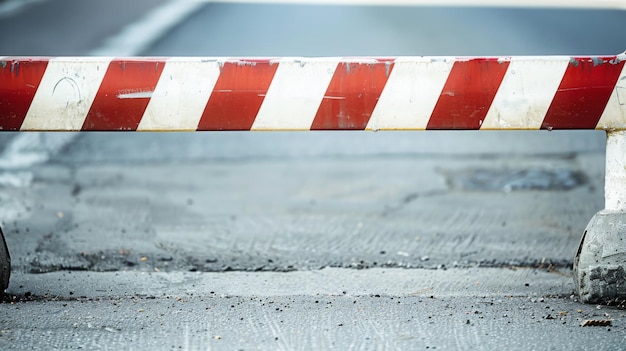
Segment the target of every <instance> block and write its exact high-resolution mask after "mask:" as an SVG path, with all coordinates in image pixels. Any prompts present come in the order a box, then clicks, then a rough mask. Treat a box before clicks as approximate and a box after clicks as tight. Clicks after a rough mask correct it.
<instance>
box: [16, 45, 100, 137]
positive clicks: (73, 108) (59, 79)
mask: <svg viewBox="0 0 626 351" xmlns="http://www.w3.org/2000/svg"><path fill="white" fill-rule="evenodd" d="M110 61H111V59H110V58H103V57H97V58H96V57H94V58H92V57H80V58H78V57H75V58H71V57H69V58H67V57H66V58H56V59H51V60H50V61H49V62H48V66H47V68H46V71H45V72H44V75H43V77H42V79H41V83H40V84H39V88H38V89H37V92H36V93H35V96H34V97H33V101H32V103H31V105H30V108H29V109H28V113H27V114H26V117H25V118H24V122H23V123H22V127H21V130H59V131H61V130H80V129H81V127H82V126H83V122H84V121H85V117H86V116H87V113H88V112H89V108H90V107H91V104H92V103H93V100H94V98H95V97H96V94H97V93H98V88H99V87H100V83H102V79H103V78H104V74H105V73H106V71H107V68H108V66H109V62H110Z"/></svg>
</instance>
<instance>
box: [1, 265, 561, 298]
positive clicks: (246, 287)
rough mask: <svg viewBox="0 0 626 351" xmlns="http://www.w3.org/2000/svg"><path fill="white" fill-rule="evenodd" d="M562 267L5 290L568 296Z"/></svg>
mask: <svg viewBox="0 0 626 351" xmlns="http://www.w3.org/2000/svg"><path fill="white" fill-rule="evenodd" d="M572 292H573V281H572V278H571V276H569V275H568V274H567V273H562V272H548V271H545V270H537V269H498V268H470V269H447V270H423V269H399V268H394V269H383V268H373V269H367V270H353V269H345V268H325V269H321V270H316V271H296V272H288V273H277V272H257V273H255V272H226V273H198V272H167V273H159V272H132V271H128V272H102V273H95V272H83V271H65V272H54V273H46V274H25V273H16V274H14V276H13V277H12V283H11V286H10V287H9V289H8V290H7V293H9V294H15V295H24V294H27V295H28V296H48V297H58V298H67V299H72V298H77V297H83V298H116V297H123V296H139V297H141V296H153V297H163V296H208V295H212V294H217V295H218V296H220V295H222V296H295V295H337V296H340V295H349V296H364V295H365V296H370V295H387V296H422V295H423V296H437V297H461V296H464V297H472V296H473V297H494V296H501V297H520V296H542V297H548V296H558V297H564V296H567V297H569V296H571V294H572Z"/></svg>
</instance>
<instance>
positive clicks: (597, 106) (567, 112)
mask: <svg viewBox="0 0 626 351" xmlns="http://www.w3.org/2000/svg"><path fill="white" fill-rule="evenodd" d="M623 67H624V61H621V62H618V61H617V60H615V57H614V56H612V57H596V58H572V59H571V61H570V63H569V65H568V66H567V69H566V70H565V74H564V75H563V80H561V84H560V85H559V88H558V89H557V92H556V94H555V95H554V99H553V100H552V103H551V104H550V107H549V108H548V112H547V113H546V117H545V118H544V120H543V124H542V125H541V128H542V129H595V127H596V125H597V124H598V121H599V120H600V117H602V112H604V109H605V108H606V104H607V103H608V101H609V98H610V97H611V93H613V90H614V89H615V84H616V83H617V80H618V79H619V76H620V73H621V72H622V69H623Z"/></svg>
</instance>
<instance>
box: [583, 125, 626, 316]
mask: <svg viewBox="0 0 626 351" xmlns="http://www.w3.org/2000/svg"><path fill="white" fill-rule="evenodd" d="M604 192H605V209H604V210H602V211H600V212H598V213H596V214H595V215H594V216H593V218H592V219H591V221H590V222H589V224H588V225H587V228H586V229H585V232H584V233H583V237H582V239H581V242H580V246H579V248H578V252H577V253H576V257H575V258H574V283H575V288H576V293H577V294H578V296H579V298H580V300H581V301H582V302H586V303H603V304H612V303H617V302H620V301H623V300H626V132H624V131H615V132H609V133H608V134H607V147H606V176H605V187H604Z"/></svg>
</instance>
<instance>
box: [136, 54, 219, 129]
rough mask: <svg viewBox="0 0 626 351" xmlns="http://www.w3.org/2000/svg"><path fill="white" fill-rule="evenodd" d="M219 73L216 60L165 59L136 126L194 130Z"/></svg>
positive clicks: (139, 127) (140, 127)
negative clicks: (161, 70) (159, 75)
mask: <svg viewBox="0 0 626 351" xmlns="http://www.w3.org/2000/svg"><path fill="white" fill-rule="evenodd" d="M219 75H220V67H219V62H218V61H216V60H210V61H209V60H203V59H200V58H197V59H195V58H194V59H192V58H173V59H170V60H168V61H167V62H166V63H165V67H163V72H162V73H161V77H160V78H159V82H158V83H157V86H156V88H155V90H154V92H153V93H152V96H151V99H150V102H149V103H148V106H147V107H146V111H145V112H144V114H143V118H142V119H141V122H140V123H139V126H138V127H137V130H180V131H183V130H186V131H190V130H191V131H193V130H196V129H197V128H198V123H199V121H200V118H201V117H202V112H203V111H204V107H205V106H206V104H207V101H208V100H209V97H210V96H211V92H212V91H213V87H214V86H215V83H216V82H217V79H218V77H219Z"/></svg>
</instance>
